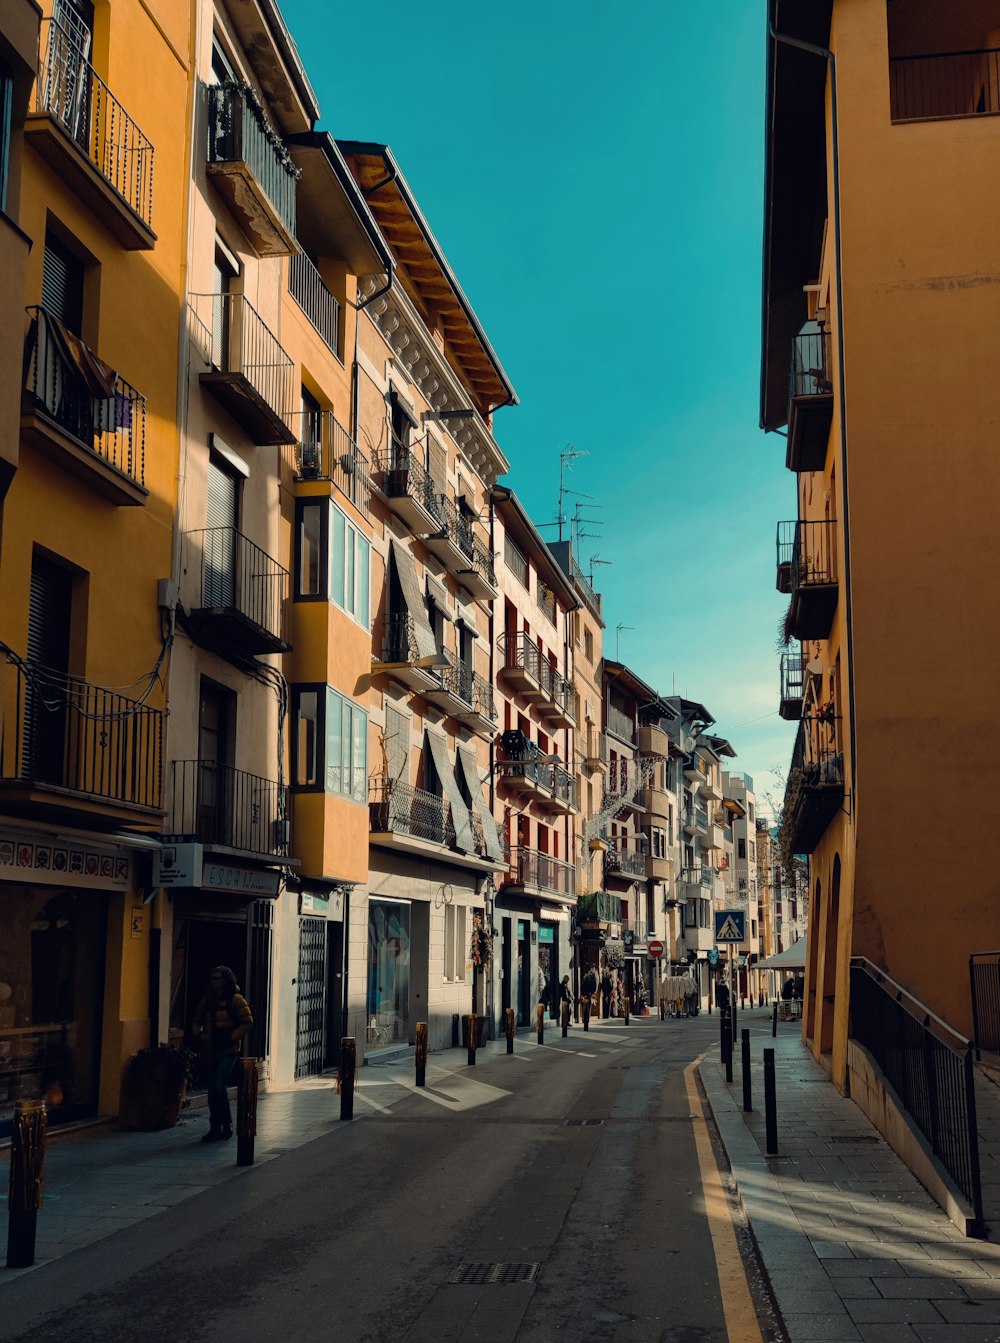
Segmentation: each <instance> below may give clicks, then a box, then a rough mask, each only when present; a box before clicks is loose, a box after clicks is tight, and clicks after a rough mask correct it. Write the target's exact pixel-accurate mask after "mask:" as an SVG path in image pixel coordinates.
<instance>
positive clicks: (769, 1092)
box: [764, 1049, 778, 1156]
mask: <svg viewBox="0 0 1000 1343" xmlns="http://www.w3.org/2000/svg"><path fill="white" fill-rule="evenodd" d="M764 1132H765V1135H766V1154H767V1155H768V1156H777V1155H778V1102H777V1097H776V1096H775V1090H774V1050H773V1049H765V1050H764Z"/></svg>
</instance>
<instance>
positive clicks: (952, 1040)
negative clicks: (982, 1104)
mask: <svg viewBox="0 0 1000 1343" xmlns="http://www.w3.org/2000/svg"><path fill="white" fill-rule="evenodd" d="M850 976H851V1036H852V1038H853V1039H855V1040H856V1041H857V1042H858V1044H860V1045H863V1046H864V1047H865V1049H867V1050H868V1052H869V1054H870V1055H871V1056H872V1058H873V1059H874V1061H875V1063H876V1064H877V1065H878V1067H879V1069H880V1071H881V1073H882V1075H883V1077H884V1078H885V1080H886V1081H887V1082H888V1083H889V1085H890V1086H891V1087H892V1089H893V1091H895V1093H896V1095H897V1097H898V1098H899V1102H900V1104H901V1105H902V1106H903V1108H904V1109H905V1110H906V1112H907V1113H908V1114H909V1116H910V1118H911V1119H912V1120H913V1122H914V1123H915V1124H916V1126H917V1128H918V1129H919V1130H920V1132H921V1133H922V1134H923V1135H924V1137H925V1138H926V1139H927V1141H928V1142H929V1143H930V1146H931V1150H932V1151H933V1153H934V1155H935V1156H936V1157H937V1158H938V1160H939V1161H940V1162H941V1164H942V1165H943V1166H944V1168H945V1170H947V1171H948V1173H949V1175H951V1177H952V1179H953V1180H954V1181H955V1183H956V1185H957V1186H958V1188H959V1189H960V1190H961V1191H962V1193H963V1194H964V1195H965V1197H966V1198H967V1199H968V1201H969V1203H970V1204H971V1205H972V1208H973V1213H974V1217H975V1220H976V1234H982V1221H983V1195H982V1183H981V1179H980V1170H979V1136H978V1131H977V1128H976V1089H975V1079H974V1068H973V1061H972V1048H973V1047H972V1042H971V1041H970V1040H966V1039H965V1038H964V1037H963V1036H961V1035H959V1034H958V1033H957V1032H956V1031H953V1030H952V1028H951V1027H950V1026H949V1025H948V1024H947V1022H944V1021H942V1020H941V1018H940V1017H938V1016H935V1014H934V1013H933V1012H931V1011H930V1009H929V1008H927V1007H926V1006H925V1005H924V1004H923V1003H921V1002H920V1001H919V1000H918V999H916V998H914V997H913V996H912V994H910V993H908V992H907V991H906V989H904V988H903V986H902V985H901V984H898V983H897V982H896V981H895V980H894V979H892V978H891V977H890V976H889V975H887V974H886V973H885V972H884V971H882V970H880V969H879V968H878V966H876V965H873V964H872V962H871V961H869V960H867V959H866V958H865V957H864V956H852V957H851V966H850Z"/></svg>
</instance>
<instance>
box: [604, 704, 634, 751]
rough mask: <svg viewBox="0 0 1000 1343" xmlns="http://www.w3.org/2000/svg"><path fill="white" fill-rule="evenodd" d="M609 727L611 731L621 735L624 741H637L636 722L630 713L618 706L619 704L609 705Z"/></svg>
mask: <svg viewBox="0 0 1000 1343" xmlns="http://www.w3.org/2000/svg"><path fill="white" fill-rule="evenodd" d="M607 727H608V731H609V732H613V733H614V734H615V736H616V737H621V739H622V740H623V741H629V742H632V741H635V723H634V722H633V721H632V718H631V716H630V715H629V714H627V713H625V712H624V710H622V709H619V708H618V706H617V704H609V705H608V721H607Z"/></svg>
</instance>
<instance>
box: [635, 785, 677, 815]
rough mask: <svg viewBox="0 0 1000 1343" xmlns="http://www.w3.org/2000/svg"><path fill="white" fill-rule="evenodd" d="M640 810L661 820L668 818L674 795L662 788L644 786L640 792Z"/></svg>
mask: <svg viewBox="0 0 1000 1343" xmlns="http://www.w3.org/2000/svg"><path fill="white" fill-rule="evenodd" d="M640 800H641V802H642V810H643V811H644V812H645V813H646V815H647V816H651V817H652V816H657V817H660V818H661V819H662V820H665V821H668V820H669V819H670V814H671V810H672V808H673V806H674V797H673V794H672V793H668V792H667V791H666V790H665V789H663V788H644V789H643V790H642V793H641V794H640Z"/></svg>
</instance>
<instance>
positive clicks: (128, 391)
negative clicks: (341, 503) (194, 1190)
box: [0, 0, 192, 1123]
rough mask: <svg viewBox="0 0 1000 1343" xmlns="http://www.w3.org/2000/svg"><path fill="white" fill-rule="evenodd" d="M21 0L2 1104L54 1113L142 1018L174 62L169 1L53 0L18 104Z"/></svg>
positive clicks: (176, 167)
mask: <svg viewBox="0 0 1000 1343" xmlns="http://www.w3.org/2000/svg"><path fill="white" fill-rule="evenodd" d="M28 11H29V7H28V6H25V5H21V4H13V5H10V4H8V5H6V6H5V7H4V15H3V29H4V44H3V60H4V66H5V70H6V72H7V73H6V74H5V75H4V76H3V77H4V78H9V79H10V81H11V83H12V90H13V108H14V127H13V135H12V141H11V153H10V157H9V160H8V163H7V164H6V173H7V176H6V191H7V201H8V209H9V210H10V209H11V208H13V209H14V210H15V211H16V213H15V214H14V216H13V217H14V218H16V220H17V223H18V225H19V229H20V231H21V233H20V235H17V236H13V235H12V232H11V230H10V228H9V227H8V226H7V224H6V222H5V233H4V237H5V242H4V263H5V267H4V277H5V284H4V290H5V297H4V302H5V304H7V303H16V305H17V307H18V308H19V309H20V311H19V312H18V313H17V314H14V313H10V314H8V316H9V321H8V322H6V323H5V324H4V329H5V333H6V334H5V336H4V337H3V340H4V345H3V347H2V350H0V355H2V360H3V392H2V404H3V408H4V413H5V414H6V413H7V411H8V409H9V407H10V404H11V402H10V395H11V392H12V391H13V384H12V382H11V369H12V368H13V369H14V370H16V373H15V375H14V376H15V377H16V380H17V391H18V393H19V399H20V438H19V445H18V448H17V450H16V451H12V446H11V445H12V444H13V441H14V439H13V437H8V435H7V434H5V435H4V448H3V459H4V463H3V464H4V483H5V485H7V492H6V499H5V504H4V510H3V529H2V535H0V640H2V642H3V650H4V653H5V661H4V664H3V676H2V690H0V712H2V732H0V741H2V748H0V923H2V925H3V928H4V936H3V938H2V939H0V1123H3V1122H4V1120H5V1119H9V1116H10V1109H11V1104H12V1102H13V1101H14V1100H16V1099H17V1098H18V1097H19V1096H38V1095H44V1096H46V1097H47V1099H48V1101H49V1105H50V1115H51V1119H52V1122H55V1123H58V1122H62V1121H64V1120H67V1119H73V1118H78V1117H82V1116H85V1115H88V1114H94V1113H96V1112H98V1111H99V1110H100V1111H103V1112H105V1113H114V1112H116V1111H117V1108H118V1096H119V1085H120V1074H121V1066H122V1062H123V1060H124V1059H125V1058H127V1057H128V1056H129V1055H130V1054H131V1053H132V1052H134V1051H135V1050H136V1049H138V1048H140V1047H141V1046H143V1045H145V1044H147V1043H148V1041H149V1035H150V1031H149V1019H150V998H151V992H155V975H154V976H153V979H154V983H153V984H151V977H150V966H151V965H155V962H156V958H157V947H158V934H157V931H156V928H155V918H154V917H151V916H152V915H153V911H151V909H150V908H149V907H148V906H147V905H146V904H145V900H146V898H147V897H148V895H149V893H150V884H151V862H150V859H151V850H152V849H154V848H156V847H158V846H157V845H156V842H155V840H153V839H152V834H153V833H155V832H157V831H159V829H160V826H161V823H162V818H163V810H164V805H165V799H164V796H163V791H162V787H161V779H162V764H163V747H164V734H165V719H164V694H163V684H164V679H165V674H166V669H167V667H168V666H169V660H170V642H171V640H170V634H171V629H170V621H169V618H168V617H167V616H166V615H165V613H164V611H163V610H162V609H161V606H160V605H159V604H158V581H159V580H160V579H162V578H165V577H167V576H168V575H169V574H170V572H171V550H172V538H173V519H174V511H175V503H176V490H177V456H178V440H177V428H176V422H177V387H178V377H177V366H178V354H177V352H178V326H179V323H178V311H179V303H178V295H179V294H180V292H181V290H182V287H183V273H184V257H185V246H186V212H185V209H184V202H185V200H186V196H187V176H188V144H189V133H188V118H189V115H190V112H191V92H192V71H191V34H190V31H189V15H188V10H187V7H186V6H173V5H169V4H166V3H157V2H154V3H152V4H140V3H139V0H132V3H128V2H127V0H126V2H125V3H121V4H118V3H116V4H115V5H114V6H112V5H109V4H107V3H99V4H96V5H92V4H88V3H87V2H86V0H52V3H50V4H47V5H46V6H45V9H44V17H43V18H42V22H41V40H40V43H39V44H37V45H36V46H35V51H34V53H32V55H31V62H32V65H34V63H35V60H36V59H37V62H38V64H37V70H33V72H32V73H33V74H34V76H35V78H34V86H33V88H32V90H31V95H30V101H29V102H28V105H27V110H26V114H25V106H24V93H25V91H26V87H27V84H26V77H25V76H26V71H25V62H26V61H27V60H28V56H29V47H28V41H29V39H30V38H31V36H32V26H33V24H34V25H35V26H37V15H32V14H31V13H30V12H28ZM140 51H141V53H142V59H141V60H137V59H136V53H137V52H140ZM22 119H23V125H22ZM22 139H23V144H22ZM18 169H19V171H20V184H19V187H20V189H19V191H18V183H17V180H16V178H17V173H18ZM29 241H30V245H31V251H30V254H29V255H28V256H27V261H26V264H25V262H24V255H25V250H26V247H27V244H28V242H29ZM8 267H9V269H8ZM22 274H23V275H25V283H24V285H23V292H22V287H21V283H20V277H21V275H22ZM8 277H9V279H10V282H11V283H10V284H8ZM24 305H26V306H27V310H26V311H25V307H24ZM12 361H13V362H12ZM8 482H9V484H8Z"/></svg>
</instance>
